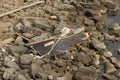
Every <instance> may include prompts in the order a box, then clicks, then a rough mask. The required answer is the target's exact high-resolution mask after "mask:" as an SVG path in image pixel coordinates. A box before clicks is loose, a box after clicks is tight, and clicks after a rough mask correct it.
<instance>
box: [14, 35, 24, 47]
mask: <svg viewBox="0 0 120 80" xmlns="http://www.w3.org/2000/svg"><path fill="white" fill-rule="evenodd" d="M15 44H17V45H19V46H22V45H24V44H25V43H24V42H23V39H22V38H21V37H17V38H16V40H15Z"/></svg>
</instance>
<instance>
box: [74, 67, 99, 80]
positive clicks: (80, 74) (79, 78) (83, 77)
mask: <svg viewBox="0 0 120 80" xmlns="http://www.w3.org/2000/svg"><path fill="white" fill-rule="evenodd" d="M97 76H98V74H97V72H96V71H95V70H94V69H92V68H85V67H84V68H81V69H80V70H79V71H77V72H76V73H75V75H74V77H73V80H97Z"/></svg>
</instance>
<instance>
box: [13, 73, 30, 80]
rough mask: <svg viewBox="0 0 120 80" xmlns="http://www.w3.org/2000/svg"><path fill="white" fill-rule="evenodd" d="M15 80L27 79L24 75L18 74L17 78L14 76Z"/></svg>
mask: <svg viewBox="0 0 120 80" xmlns="http://www.w3.org/2000/svg"><path fill="white" fill-rule="evenodd" d="M15 80H28V79H27V78H26V77H25V76H24V75H22V74H18V75H17V76H15Z"/></svg>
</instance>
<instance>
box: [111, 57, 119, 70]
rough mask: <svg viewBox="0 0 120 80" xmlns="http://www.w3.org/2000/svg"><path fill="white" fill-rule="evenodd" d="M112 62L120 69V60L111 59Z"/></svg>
mask: <svg viewBox="0 0 120 80" xmlns="http://www.w3.org/2000/svg"><path fill="white" fill-rule="evenodd" d="M110 60H111V62H112V63H113V64H114V65H115V66H116V67H118V68H120V60H119V59H117V58H116V57H111V58H110Z"/></svg>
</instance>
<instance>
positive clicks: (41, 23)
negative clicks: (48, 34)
mask: <svg viewBox="0 0 120 80" xmlns="http://www.w3.org/2000/svg"><path fill="white" fill-rule="evenodd" d="M33 24H34V25H35V26H36V27H38V28H41V29H47V28H48V29H52V26H50V25H49V23H48V22H47V21H38V20H35V21H34V22H33Z"/></svg>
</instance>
